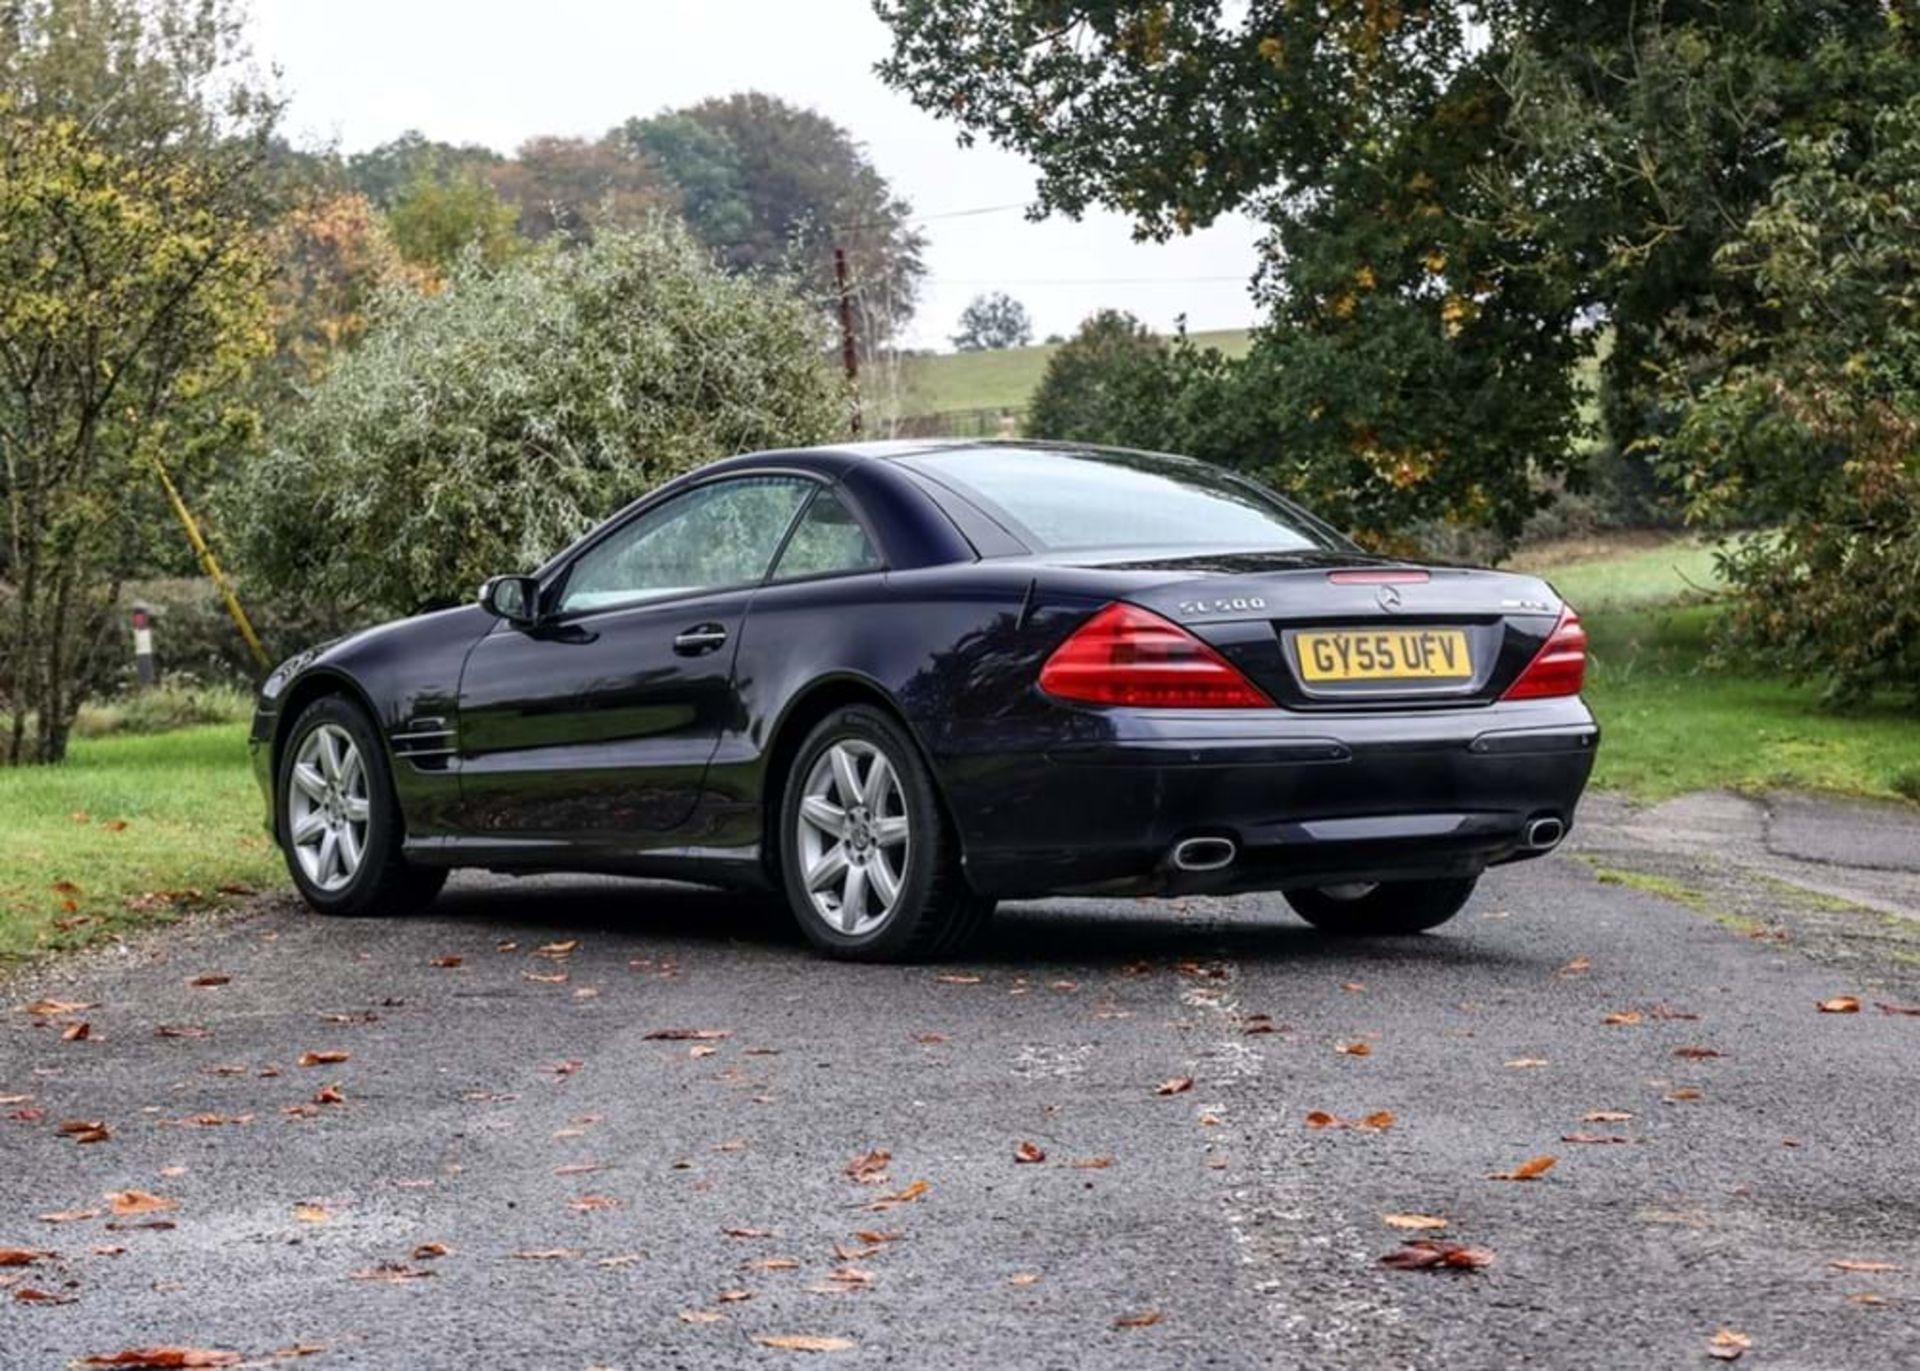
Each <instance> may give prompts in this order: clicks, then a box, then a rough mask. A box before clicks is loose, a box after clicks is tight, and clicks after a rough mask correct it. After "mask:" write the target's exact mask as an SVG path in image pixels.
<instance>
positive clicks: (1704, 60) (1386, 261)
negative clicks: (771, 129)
mask: <svg viewBox="0 0 1920 1371" xmlns="http://www.w3.org/2000/svg"><path fill="white" fill-rule="evenodd" d="M1905 9H1906V7H1905V6H1901V5H1894V6H1889V5H1887V4H1884V3H1881V2H1880V0H1776V3H1771V4H1767V5H1721V4H1710V3H1705V2H1704V0H1701V2H1700V3H1688V2H1687V0H1672V3H1666V4H1655V5H1639V6H1629V5H1592V4H1589V3H1584V0H1479V2H1478V3H1470V2H1469V0H1454V2H1453V3H1434V4H1424V5H1403V4H1395V3H1367V4H1349V5H1303V4H1296V3H1292V2H1291V0H1254V3H1251V4H1249V5H1246V6H1243V7H1231V8H1230V7H1226V6H1222V5H1219V4H1217V3H1192V4H1173V5H1168V4H1166V3H1162V2H1161V0H1134V2H1133V3H1117V4H1100V5H1094V4H1082V3H1069V4H1065V5H1062V4H1059V3H1055V2H1054V0H1016V2H1015V3H1012V4H1003V3H997V2H996V3H988V0H881V3H880V11H881V14H882V16H883V18H885V20H886V21H887V22H888V23H889V24H890V25H891V26H892V28H893V31H894V50H893V55H892V57H891V58H890V59H889V60H888V61H887V62H885V63H883V64H882V74H883V76H884V77H885V79H887V80H888V81H889V82H890V83H891V84H892V85H894V86H895V87H896V88H898V89H900V90H903V91H905V92H906V93H908V94H909V95H910V96H911V97H912V98H913V99H914V100H915V101H916V102H917V103H919V104H920V105H921V106H922V107H924V108H926V109H928V110H930V111H932V112H935V113H937V114H940V115H942V116H944V117H948V118H953V119H955V120H956V121H958V122H959V123H960V124H961V125H962V127H963V129H964V130H965V135H964V136H973V135H976V134H979V135H984V136H986V137H989V138H992V139H993V140H995V141H996V142H999V143H1002V144H1004V145H1006V146H1008V147H1010V148H1013V149H1014V150H1016V151H1019V152H1021V153H1023V154H1024V155H1026V156H1028V157H1030V158H1031V159H1032V160H1033V161H1035V162H1036V163H1037V164H1038V166H1039V167H1040V169H1041V174H1042V178H1041V183H1040V205H1041V207H1042V208H1043V209H1046V210H1054V211H1059V212H1064V213H1069V214H1078V213H1080V212H1082V211H1083V210H1085V209H1086V208H1088V207H1090V206H1094V205H1104V206H1106V207H1108V208H1111V209H1115V210H1117V211H1119V212H1122V213H1125V214H1128V215H1130V216H1131V217H1132V218H1133V219H1134V221H1135V224H1136V229H1137V231H1138V232H1139V233H1140V234H1141V235H1142V236H1145V237H1154V238H1164V237H1167V236H1169V235H1171V234H1174V233H1180V232H1186V231H1189V230H1191V229H1193V228H1196V227H1199V226H1202V225H1205V224H1207V223H1209V222H1211V221H1212V220H1214V219H1215V218H1217V217H1218V216H1219V215H1221V214H1223V213H1226V212H1228V211H1230V210H1244V211H1247V212H1250V213H1252V214H1254V215H1257V216H1259V217H1261V218H1263V219H1264V220H1265V221H1266V223H1267V224H1268V225H1269V227H1270V237H1269V242H1268V245H1267V251H1266V253H1265V265H1264V267H1263V269H1262V271H1261V273H1260V275H1259V278H1258V288H1259V292H1260V296H1261V299H1262V300H1263V301H1264V302H1265V303H1266V304H1267V305H1268V306H1269V308H1270V311H1271V315H1270V319H1269V322H1268V324H1267V326H1266V327H1265V328H1264V329H1262V330H1261V331H1260V333H1259V336H1258V337H1257V338H1256V340H1255V344H1254V349H1253V353H1252V355H1251V356H1250V357H1249V358H1248V360H1247V362H1246V363H1245V364H1243V366H1242V367H1241V368H1239V369H1240V370H1242V371H1244V373H1245V376H1246V377H1247V380H1248V384H1247V385H1246V386H1245V387H1244V388H1243V390H1242V394H1243V396H1244V397H1245V398H1246V399H1247V400H1249V401H1262V404H1261V408H1260V411H1259V414H1258V416H1257V418H1258V422H1257V423H1255V424H1252V425H1250V426H1248V427H1247V429H1246V432H1245V433H1244V434H1243V435H1242V436H1243V438H1244V440H1245V441H1246V443H1247V444H1248V446H1247V448H1246V449H1245V450H1244V454H1243V455H1244V456H1245V457H1246V458H1247V459H1248V460H1257V459H1258V457H1259V455H1260V454H1261V453H1263V452H1264V453H1268V454H1272V453H1284V454H1286V460H1287V461H1288V462H1290V463H1293V464H1294V465H1295V467H1296V469H1297V470H1298V471H1299V473H1300V474H1302V476H1303V477H1304V478H1307V479H1310V480H1311V481H1312V482H1313V483H1314V484H1315V485H1317V486H1318V487H1319V488H1322V489H1325V490H1330V491H1334V492H1336V493H1340V495H1341V506H1342V509H1343V512H1344V514H1345V516H1346V517H1347V518H1348V519H1349V520H1350V521H1351V522H1352V523H1353V525H1354V526H1355V527H1356V529H1357V530H1358V531H1360V532H1362V533H1363V534H1369V535H1371V536H1374V537H1376V538H1386V537H1390V536H1393V535H1394V534H1395V533H1397V532H1398V531H1400V530H1401V529H1403V528H1404V527H1405V525H1406V523H1407V522H1408V521H1409V520H1410V519H1413V518H1417V517H1442V518H1447V519H1452V520H1457V521H1460V522H1466V523H1473V524H1480V525H1490V526H1492V527H1494V528H1496V529H1499V530H1501V531H1502V532H1504V533H1507V534H1509V535H1511V534H1512V533H1514V532H1515V531H1517V529H1518V527H1519V524H1520V522H1521V521H1522V519H1523V518H1524V517H1525V515H1526V513H1527V512H1528V510H1529V509H1531V508H1532V507H1533V506H1534V505H1535V504H1536V503H1537V502H1538V500H1539V498H1540V496H1539V491H1540V488H1541V485H1542V482H1543V478H1550V477H1554V476H1558V475H1561V474H1565V473H1571V474H1573V475H1576V476H1577V474H1578V473H1577V470H1576V469H1575V458H1576V453H1577V441H1576V440H1578V439H1580V438H1581V437H1582V436H1584V435H1583V421H1582V419H1581V409H1580V406H1581V400H1582V396H1581V395H1580V394H1579V393H1578V389H1577V387H1576V386H1575V384H1574V381H1573V379H1572V377H1573V369H1574V364H1575V363H1577V362H1579V361H1581V360H1582V359H1584V358H1587V357H1589V356H1591V355H1592V354H1593V352H1594V348H1595V343H1596V340H1597V339H1598V338H1599V337H1600V336H1601V334H1602V332H1603V330H1602V329H1601V328H1599V327H1596V325H1605V326H1606V327H1605V331H1606V332H1607V334H1608V336H1610V337H1611V338H1612V339H1613V346H1612V348H1611V350H1610V352H1609V353H1608V355H1607V356H1606V358H1605V359H1604V363H1603V369H1604V377H1605V386H1604V392H1605V393H1604V395H1603V397H1602V398H1603V400H1604V406H1603V409H1604V414H1605V419H1606V423H1607V426H1608V429H1609V433H1610V436H1611V437H1612V439H1613V441H1614V444H1615V446H1616V447H1618V448H1619V449H1620V450H1623V451H1625V450H1629V449H1633V450H1645V445H1646V444H1648V443H1654V444H1657V443H1658V441H1659V440H1660V438H1661V436H1662V435H1663V434H1665V433H1667V432H1670V431H1671V428H1672V425H1673V422H1674V416H1673V415H1672V414H1671V413H1669V412H1667V411H1666V410H1665V409H1664V408H1663V407H1662V405H1661V404H1660V403H1659V399H1658V396H1657V395H1655V394H1654V392H1653V387H1652V386H1651V385H1650V384H1649V379H1648V378H1649V377H1651V376H1652V375H1654V374H1655V372H1656V370H1657V365H1656V364H1657V362H1658V361H1659V360H1660V358H1661V357H1663V356H1666V355H1670V354H1672V353H1674V352H1675V351H1678V350H1682V349H1684V348H1685V347H1686V346H1687V345H1688V343H1687V340H1686V339H1685V337H1684V336H1683V335H1681V334H1678V333H1676V331H1674V330H1672V329H1671V328H1669V323H1670V321H1671V320H1673V319H1674V318H1676V317H1678V316H1681V315H1684V314H1685V313H1687V312H1688V311H1691V310H1697V309H1700V308H1704V307H1707V306H1708V305H1710V304H1711V305H1719V306H1724V305H1726V304H1728V303H1734V304H1736V305H1737V307H1739V308H1742V309H1749V310H1750V309H1752V308H1754V307H1756V306H1758V305H1759V304H1760V303H1761V302H1759V301H1758V300H1754V299H1748V300H1743V301H1737V302H1729V301H1727V300H1725V299H1723V298H1722V297H1723V296H1725V295H1726V293H1727V292H1729V291H1736V292H1737V291H1738V290H1739V289H1740V284H1739V283H1738V282H1733V281H1729V280H1727V279H1724V278H1721V277H1719V276H1717V275H1716V274H1715V272H1714V271H1713V266H1712V263H1713V260H1714V256H1715V253H1716V252H1717V251H1718V249H1719V247H1720V245H1721V244H1723V243H1724V242H1725V241H1726V240H1727V239H1728V238H1729V237H1730V236H1731V235H1732V234H1733V233H1735V232H1736V231H1737V230H1738V226H1739V225H1741V224H1743V223H1745V222H1746V220H1747V219H1748V217H1749V216H1750V215H1751V213H1752V212H1753V210H1754V209H1755V208H1757V206H1758V205H1759V204H1760V203H1762V202H1763V201H1764V199H1765V197H1766V196H1767V194H1768V191H1769V188H1770V187H1771V185H1772V184H1773V182H1774V181H1775V179H1777V177H1778V176H1779V175H1780V174H1781V173H1782V171H1783V169H1784V160H1783V159H1784V157H1785V149H1786V147H1787V145H1788V143H1789V141H1790V135H1791V134H1792V133H1793V132H1794V131H1796V130H1798V129H1803V128H1808V127H1824V128H1845V129H1849V130H1853V131H1854V132H1855V133H1857V132H1858V131H1860V130H1861V129H1862V128H1863V127H1864V123H1865V121H1866V120H1868V119H1869V118H1871V116H1872V114H1873V112H1874V111H1875V110H1876V109H1878V108H1880V107H1881V106H1883V105H1885V104H1887V103H1889V102H1893V101H1897V100H1898V99H1899V98H1901V92H1902V91H1903V90H1905V89H1908V88H1909V87H1910V86H1911V85H1912V84H1913V82H1914V81H1915V80H1916V77H1917V76H1920V61H1916V60H1915V57H1916V55H1917V54H1916V52H1915V47H1914V45H1915V42H1916V37H1915V32H1916V30H1915V25H1914V24H1913V23H1912V22H1911V21H1910V20H1909V19H1907V18H1905V17H1903V15H1904V12H1905ZM1262 382H1264V383H1266V384H1264V385H1263V384H1260V383H1262Z"/></svg>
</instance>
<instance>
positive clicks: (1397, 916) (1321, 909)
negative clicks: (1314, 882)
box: [1284, 876, 1480, 938]
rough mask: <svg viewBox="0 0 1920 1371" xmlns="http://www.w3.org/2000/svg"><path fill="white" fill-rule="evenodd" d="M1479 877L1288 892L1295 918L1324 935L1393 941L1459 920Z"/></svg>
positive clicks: (1365, 883)
mask: <svg viewBox="0 0 1920 1371" xmlns="http://www.w3.org/2000/svg"><path fill="white" fill-rule="evenodd" d="M1479 882H1480V878H1479V877H1478V876H1463V877H1460V878H1459V879H1457V880H1442V881H1379V882H1355V883H1353V884H1350V885H1327V886H1320V887H1318V888H1317V889H1312V890H1289V891H1286V892H1284V893H1285V894H1286V897H1287V903H1288V904H1290V905H1292V906H1293V912H1294V913H1296V914H1298V915H1299V916H1300V917H1301V918H1303V919H1305V920H1306V921H1307V922H1308V923H1310V924H1312V925H1313V926H1314V927H1315V928H1317V929H1320V930H1321V931H1322V932H1325V933H1334V934H1340V935H1344V936H1350V937H1360V938H1367V937H1392V936H1395V935H1398V934H1406V933H1423V932H1425V931H1426V930H1427V929H1429V928H1438V927H1439V926H1440V925H1441V924H1443V923H1445V922H1446V921H1447V920H1448V919H1451V918H1452V917H1453V916H1454V915H1455V914H1458V913H1459V912H1460V910H1461V908H1462V907H1463V906H1464V905H1465V904H1466V902H1467V901H1468V899H1470V898H1471V897H1472V895H1473V888H1474V886H1476V885H1478V884H1479Z"/></svg>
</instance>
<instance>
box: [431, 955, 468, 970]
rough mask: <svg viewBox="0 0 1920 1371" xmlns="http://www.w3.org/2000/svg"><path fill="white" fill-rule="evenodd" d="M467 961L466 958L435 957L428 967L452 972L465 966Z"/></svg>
mask: <svg viewBox="0 0 1920 1371" xmlns="http://www.w3.org/2000/svg"><path fill="white" fill-rule="evenodd" d="M466 960H467V959H466V958H465V957H435V958H434V959H433V960H432V961H430V962H428V963H427V965H428V966H437V967H439V968H440V969H441V970H443V971H451V970H453V969H454V968H455V967H458V966H464V965H465V964H466Z"/></svg>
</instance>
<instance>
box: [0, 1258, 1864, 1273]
mask: <svg viewBox="0 0 1920 1371" xmlns="http://www.w3.org/2000/svg"><path fill="white" fill-rule="evenodd" d="M4 1265H6V1263H5V1262H0V1266H4ZM1827 1265H1828V1266H1830V1267H1832V1268H1833V1269H1834V1270H1835V1271H1858V1272H1863V1273H1864V1272H1877V1271H1898V1270H1899V1269H1900V1267H1899V1266H1898V1265H1897V1264H1895V1263H1893V1262H1876V1261H1866V1260H1863V1259H1861V1258H1859V1257H1841V1258H1838V1259H1837V1260H1834V1261H1830V1262H1828V1263H1827Z"/></svg>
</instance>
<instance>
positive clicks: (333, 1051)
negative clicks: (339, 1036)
mask: <svg viewBox="0 0 1920 1371" xmlns="http://www.w3.org/2000/svg"><path fill="white" fill-rule="evenodd" d="M352 1056H353V1053H351V1052H348V1051H346V1050H345V1049H344V1048H338V1047H329V1048H324V1049H322V1050H321V1051H318V1052H302V1053H301V1054H300V1065H302V1066H338V1065H339V1064H340V1063H341V1062H344V1061H346V1060H348V1059H349V1058H350V1057H352Z"/></svg>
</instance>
